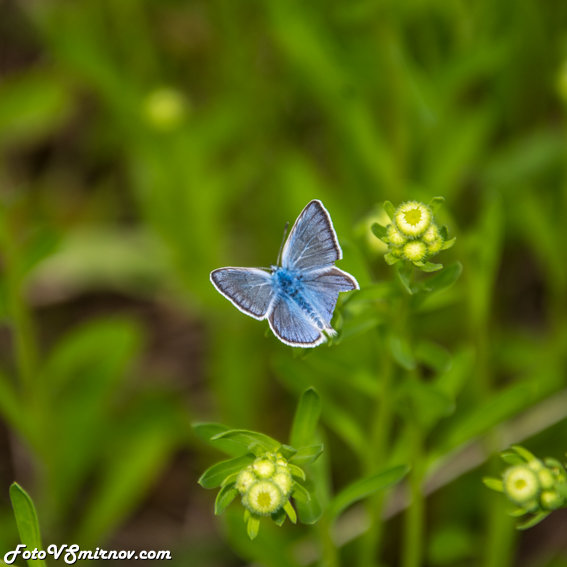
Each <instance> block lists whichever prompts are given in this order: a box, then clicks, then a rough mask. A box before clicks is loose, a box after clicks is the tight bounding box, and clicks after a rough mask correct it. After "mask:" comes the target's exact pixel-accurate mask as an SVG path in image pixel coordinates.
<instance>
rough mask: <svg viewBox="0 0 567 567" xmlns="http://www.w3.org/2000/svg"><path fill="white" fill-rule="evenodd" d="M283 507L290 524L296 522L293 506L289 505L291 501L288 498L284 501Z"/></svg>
mask: <svg viewBox="0 0 567 567" xmlns="http://www.w3.org/2000/svg"><path fill="white" fill-rule="evenodd" d="M283 509H284V510H285V513H286V514H287V517H288V518H289V521H290V522H291V523H292V524H297V514H296V512H295V510H294V509H293V506H292V505H291V502H290V501H289V500H287V501H286V503H285V504H284V506H283Z"/></svg>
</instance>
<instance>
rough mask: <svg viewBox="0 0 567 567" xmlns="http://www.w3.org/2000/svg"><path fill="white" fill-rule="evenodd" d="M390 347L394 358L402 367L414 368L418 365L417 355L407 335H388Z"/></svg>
mask: <svg viewBox="0 0 567 567" xmlns="http://www.w3.org/2000/svg"><path fill="white" fill-rule="evenodd" d="M388 348H389V350H390V353H391V355H392V357H393V358H394V360H395V361H396V362H397V363H398V364H399V365H400V366H401V367H402V368H405V369H406V370H413V369H414V368H415V367H416V362H415V357H414V355H413V352H412V349H411V347H410V344H409V342H408V341H407V339H406V338H405V337H401V336H399V335H393V334H392V335H390V336H389V337H388Z"/></svg>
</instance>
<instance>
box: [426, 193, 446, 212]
mask: <svg viewBox="0 0 567 567" xmlns="http://www.w3.org/2000/svg"><path fill="white" fill-rule="evenodd" d="M444 202H445V197H433V199H431V201H429V208H430V209H431V212H432V213H433V214H435V213H436V212H437V211H438V210H439V208H440V207H441V206H442V205H443V203H444Z"/></svg>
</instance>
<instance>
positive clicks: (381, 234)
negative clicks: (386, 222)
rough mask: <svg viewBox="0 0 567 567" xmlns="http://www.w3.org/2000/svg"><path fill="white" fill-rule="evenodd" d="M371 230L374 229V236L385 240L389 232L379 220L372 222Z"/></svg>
mask: <svg viewBox="0 0 567 567" xmlns="http://www.w3.org/2000/svg"><path fill="white" fill-rule="evenodd" d="M370 230H372V232H373V233H374V236H377V237H378V238H379V239H380V240H385V239H386V237H387V234H388V230H387V228H386V227H385V226H382V225H381V224H379V223H377V222H375V223H373V224H372V226H371V227H370Z"/></svg>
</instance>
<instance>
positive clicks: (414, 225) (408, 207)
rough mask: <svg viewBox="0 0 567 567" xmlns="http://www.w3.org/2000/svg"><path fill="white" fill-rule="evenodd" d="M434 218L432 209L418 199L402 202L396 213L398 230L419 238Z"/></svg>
mask: <svg viewBox="0 0 567 567" xmlns="http://www.w3.org/2000/svg"><path fill="white" fill-rule="evenodd" d="M432 219H433V215H432V213H431V209H430V208H429V207H428V206H427V205H424V204H423V203H420V202H418V201H408V202H407V203H402V204H401V205H400V206H399V207H398V208H397V209H396V212H395V214H394V221H395V223H396V226H397V227H398V230H399V231H400V232H401V233H402V235H404V236H406V237H408V238H418V237H419V236H421V235H422V234H424V233H425V231H426V230H427V229H428V228H429V225H430V224H431V221H432Z"/></svg>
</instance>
